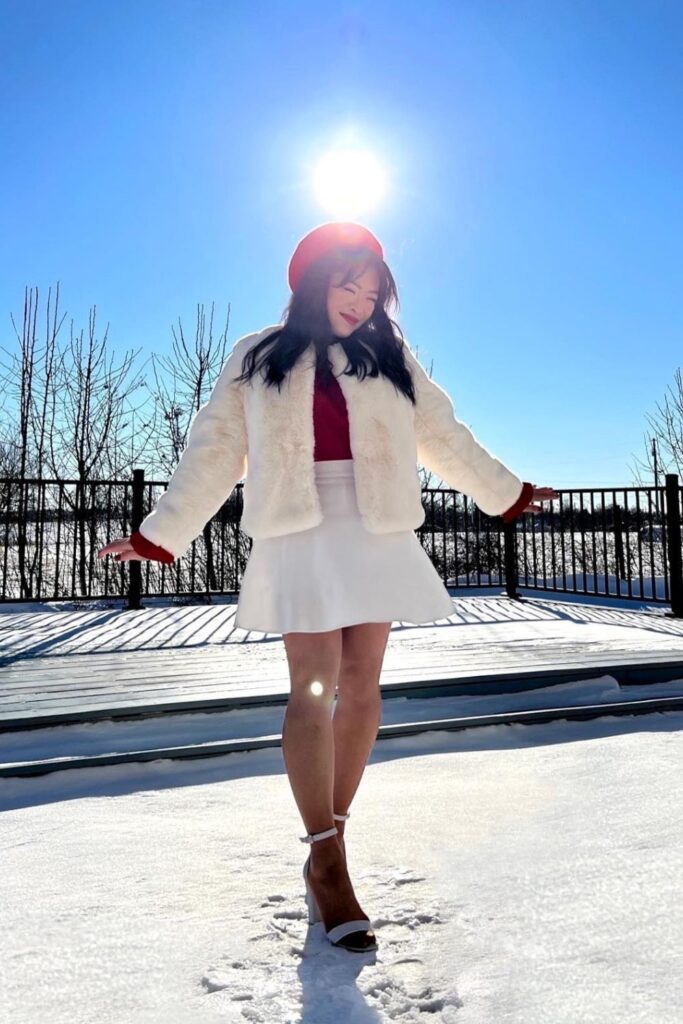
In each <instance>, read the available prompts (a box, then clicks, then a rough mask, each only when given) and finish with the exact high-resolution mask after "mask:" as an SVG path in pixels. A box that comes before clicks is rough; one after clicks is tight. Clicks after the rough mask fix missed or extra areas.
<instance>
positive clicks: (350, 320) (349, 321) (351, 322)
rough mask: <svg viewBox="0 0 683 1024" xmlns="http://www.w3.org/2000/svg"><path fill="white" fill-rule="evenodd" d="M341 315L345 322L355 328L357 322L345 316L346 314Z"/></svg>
mask: <svg viewBox="0 0 683 1024" xmlns="http://www.w3.org/2000/svg"><path fill="white" fill-rule="evenodd" d="M341 315H342V316H343V317H344V319H345V320H346V322H347V323H349V324H351V325H352V326H355V325H356V324H357V323H358V321H357V320H354V319H353V317H352V316H347V315H346V313H342V314H341Z"/></svg>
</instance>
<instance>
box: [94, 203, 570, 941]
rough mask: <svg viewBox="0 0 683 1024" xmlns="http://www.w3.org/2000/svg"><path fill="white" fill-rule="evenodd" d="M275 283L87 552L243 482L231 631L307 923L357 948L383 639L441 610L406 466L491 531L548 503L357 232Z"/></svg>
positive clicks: (190, 514)
mask: <svg viewBox="0 0 683 1024" xmlns="http://www.w3.org/2000/svg"><path fill="white" fill-rule="evenodd" d="M288 280H289V285H290V288H291V290H292V293H293V294H292V297H291V299H290V302H289V304H288V307H287V309H286V310H285V315H284V317H283V320H284V323H283V324H278V325H275V326H272V327H269V328H266V329H265V330H262V331H260V332H258V333H256V334H250V335H246V336H245V337H244V338H241V339H239V341H238V342H237V343H236V344H235V346H234V348H233V351H232V353H231V354H230V357H229V358H228V360H227V361H226V363H225V365H224V367H223V369H222V370H221V374H220V377H219V380H218V381H217V383H216V385H215V387H214V390H213V392H212V394H211V397H210V399H209V401H208V402H207V403H206V404H205V405H204V406H202V408H201V409H200V410H199V411H198V412H197V413H196V415H195V417H194V420H193V422H192V425H191V429H190V434H189V438H188V444H187V447H186V449H185V451H184V452H183V454H182V456H181V458H180V461H179V463H178V466H177V467H176V470H175V471H174V474H173V476H172V478H171V480H170V482H169V485H168V488H167V490H166V492H165V493H164V494H163V495H162V496H161V497H160V499H159V501H158V502H157V506H156V508H155V509H154V510H153V511H152V512H150V514H149V515H148V516H147V517H146V519H145V520H143V522H142V524H141V525H140V528H139V530H137V531H135V532H134V533H133V534H132V535H131V537H129V538H128V539H119V540H116V541H113V542H112V543H110V544H107V545H106V546H105V547H103V548H101V549H100V551H99V552H98V557H102V556H104V555H105V554H107V553H113V554H114V557H115V559H116V560H117V561H130V560H132V559H143V558H147V559H154V560H158V561H162V562H172V561H174V559H175V558H176V557H180V556H181V554H182V553H183V552H184V550H185V549H186V548H187V547H188V545H189V544H190V543H191V541H192V540H193V539H194V538H195V537H197V536H198V535H199V534H200V533H201V530H202V528H203V526H204V525H205V523H206V522H208V521H209V520H210V519H211V518H212V516H213V515H214V514H215V513H216V512H217V511H218V509H219V508H220V507H221V506H222V505H223V504H224V502H225V501H226V500H227V498H228V497H229V495H230V493H231V491H232V489H233V487H234V486H235V484H236V483H237V482H238V481H239V480H241V479H242V478H246V479H245V484H244V511H243V514H242V519H241V528H242V529H243V530H244V532H245V533H247V534H248V535H251V537H252V538H253V539H254V543H253V546H252V550H251V553H250V556H249V560H248V563H247V567H246V570H245V573H244V577H243V580H242V585H241V589H240V594H239V599H238V606H237V613H236V618H235V624H236V625H237V626H239V627H240V628H242V629H257V630H259V631H263V632H279V633H281V634H282V638H283V642H284V645H285V650H286V654H287V661H288V666H289V674H290V680H291V693H290V697H289V701H288V704H287V711H286V714H285V718H284V724H283V731H282V750H283V757H284V761H285V765H286V770H287V774H288V777H289V781H290V784H291V787H292V791H293V794H294V797H295V800H296V803H297V806H298V808H299V811H300V813H301V816H302V819H303V821H304V824H305V826H306V828H307V834H306V836H303V837H301V839H302V842H306V843H309V844H311V852H310V855H309V857H308V858H307V860H306V863H305V865H304V879H305V882H306V902H307V906H308V911H309V923H314V922H315V921H318V920H322V921H323V923H324V928H325V931H326V935H327V937H328V939H329V940H330V942H331V943H332V944H333V945H339V946H343V947H344V948H346V949H349V950H352V951H357V952H364V951H368V950H374V949H376V948H377V943H376V939H375V935H374V932H373V931H372V928H371V922H370V920H369V919H368V918H367V917H366V915H365V914H364V912H363V910H362V908H361V906H360V904H359V903H358V900H357V899H356V896H355V893H354V890H353V886H352V884H351V880H350V878H349V874H348V869H347V865H346V854H345V847H344V840H343V833H344V822H345V820H346V819H347V818H348V817H349V813H348V808H349V806H350V804H351V801H352V799H353V797H354V795H355V793H356V790H357V788H358V785H359V783H360V780H361V777H362V775H363V771H364V769H365V765H366V763H367V760H368V757H369V755H370V752H371V750H372V747H373V744H374V741H375V739H376V736H377V730H378V728H379V724H380V720H381V697H380V689H379V678H380V673H381V669H382V661H383V658H384V652H385V648H386V644H387V640H388V636H389V631H390V629H391V624H392V622H394V621H407V622H414V623H422V622H434V621H436V620H437V619H440V618H444V617H446V616H448V615H450V614H451V613H452V603H451V599H450V596H449V594H448V591H447V590H446V589H445V587H444V586H443V583H442V581H441V579H440V577H439V575H438V573H437V572H436V569H435V568H434V566H433V564H432V563H431V561H430V560H429V558H428V556H427V554H426V552H425V551H424V549H423V548H422V546H421V545H420V543H419V541H418V539H417V537H416V535H415V532H414V531H415V529H416V528H417V527H418V526H420V525H421V524H422V522H424V518H425V511H424V507H423V505H422V500H421V484H420V479H419V474H418V472H417V462H418V461H419V462H421V463H422V464H423V465H426V466H428V467H430V468H432V469H434V470H435V471H436V472H437V473H439V475H440V476H441V477H442V478H443V479H444V480H446V481H447V482H448V483H449V484H450V486H452V487H455V488H457V489H459V490H461V491H464V492H465V493H468V494H471V495H472V496H473V497H474V498H475V500H476V501H477V504H478V505H479V506H480V507H481V508H482V509H483V511H484V512H487V513H488V514H491V515H499V514H500V515H502V516H503V518H504V520H506V521H510V520H512V519H513V518H515V517H516V516H517V515H519V514H520V513H521V512H524V511H533V512H537V511H541V506H539V505H533V504H531V503H530V502H531V501H532V499H536V500H543V499H550V498H553V497H556V496H557V494H556V492H555V491H553V490H552V489H551V488H536V487H535V486H534V485H533V484H530V483H528V482H526V481H524V482H523V481H521V480H520V479H519V478H518V477H516V476H515V475H514V473H512V472H511V471H510V470H509V469H508V468H507V467H505V466H504V465H503V464H502V463H501V462H500V461H499V460H498V459H496V458H495V457H494V456H493V455H491V454H490V453H489V452H488V451H487V450H486V449H485V448H484V447H483V446H482V445H480V444H479V442H478V441H476V439H475V438H474V436H473V435H472V433H471V432H470V431H469V430H468V428H467V427H466V426H465V425H464V424H463V423H461V422H459V421H458V420H457V419H456V418H455V416H454V413H453V405H452V403H451V401H450V398H449V397H448V395H447V394H446V392H445V391H443V390H442V389H441V388H440V387H439V386H438V385H437V384H436V383H434V382H433V381H431V380H430V379H429V377H428V376H427V374H426V373H425V371H424V369H423V368H422V366H421V365H420V364H419V362H418V361H417V360H416V359H415V357H414V355H413V354H412V352H411V351H410V349H409V347H408V346H407V345H406V344H405V342H404V340H403V339H402V336H399V335H400V329H398V327H397V325H396V324H395V322H394V321H393V320H391V319H390V318H389V316H388V314H387V308H388V307H389V306H390V304H391V303H397V292H396V286H395V282H394V279H393V277H392V275H391V272H390V271H389V268H388V267H387V265H386V263H385V262H384V256H383V250H382V246H381V244H380V243H379V241H378V240H377V238H376V237H375V236H374V235H373V234H372V233H371V232H370V231H369V230H368V229H367V228H365V227H363V226H362V225H359V224H353V223H346V222H342V223H339V222H333V223H329V224H323V225H320V226H319V227H317V228H315V229H314V230H313V231H311V232H309V233H308V234H307V235H305V236H304V237H303V238H302V239H301V241H300V242H299V243H298V245H297V247H296V249H295V251H294V253H293V255H292V258H291V260H290V263H289V268H288ZM395 328H396V331H395V330H394V329H395ZM257 364H258V365H257ZM239 370H241V371H242V372H241V373H238V371H239ZM247 470H248V471H247ZM335 690H337V691H338V693H337V702H336V706H335V708H334V714H333V715H332V714H331V711H332V706H333V704H334V698H335ZM335 822H337V823H338V824H335Z"/></svg>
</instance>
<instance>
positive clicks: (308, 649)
mask: <svg viewBox="0 0 683 1024" xmlns="http://www.w3.org/2000/svg"><path fill="white" fill-rule="evenodd" d="M283 642H284V644H285V650H286V652H287V662H288V665H289V678H290V683H291V693H290V700H291V698H295V702H297V703H298V702H299V701H300V699H302V698H303V699H304V701H305V703H306V704H310V703H311V702H315V703H318V704H326V705H331V703H332V700H333V699H334V694H335V689H336V686H337V679H338V677H339V666H340V663H341V652H342V632H341V629H334V630H329V631H328V632H325V633H284V634H283Z"/></svg>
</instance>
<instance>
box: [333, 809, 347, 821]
mask: <svg viewBox="0 0 683 1024" xmlns="http://www.w3.org/2000/svg"><path fill="white" fill-rule="evenodd" d="M332 817H333V818H336V819H337V821H346V819H347V818H350V817H351V811H349V813H348V814H333V815H332Z"/></svg>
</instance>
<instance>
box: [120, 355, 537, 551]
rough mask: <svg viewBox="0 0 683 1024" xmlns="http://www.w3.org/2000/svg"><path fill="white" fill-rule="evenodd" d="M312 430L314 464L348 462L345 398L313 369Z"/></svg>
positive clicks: (144, 546)
mask: <svg viewBox="0 0 683 1024" xmlns="http://www.w3.org/2000/svg"><path fill="white" fill-rule="evenodd" d="M313 431H314V435H315V445H314V453H313V461H314V462H328V461H329V460H330V459H351V458H353V455H352V454H351V441H350V438H349V417H348V412H347V409H346V399H345V398H344V394H343V392H342V389H341V387H340V386H339V381H338V380H337V379H336V377H334V376H331V379H330V380H329V381H328V380H327V379H325V380H324V381H323V379H322V375H321V371H320V370H319V369H316V374H315V388H314V391H313ZM533 490H534V489H533V484H530V483H526V482H525V483H524V487H523V488H522V493H521V494H520V496H519V498H518V499H517V501H516V502H515V504H514V505H513V506H512V507H511V508H509V509H508V510H507V511H506V512H504V513H503V520H504V521H505V522H506V523H508V522H510V520H512V519H514V518H516V516H518V515H519V514H520V512H521V511H522V509H524V508H526V506H527V505H528V504H529V502H530V501H531V499H532V496H533ZM130 542H131V544H132V546H133V549H134V551H136V552H137V554H138V555H142V557H143V558H149V559H152V560H154V561H156V562H167V563H170V562H174V561H175V557H174V556H173V555H172V554H171V552H170V551H166V549H165V548H162V547H160V546H159V545H158V544H152V542H151V541H149V540H147V538H146V537H143V536H142V534H141V533H140V532H139V530H136V531H135V533H133V534H132V535H131V538H130Z"/></svg>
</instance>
